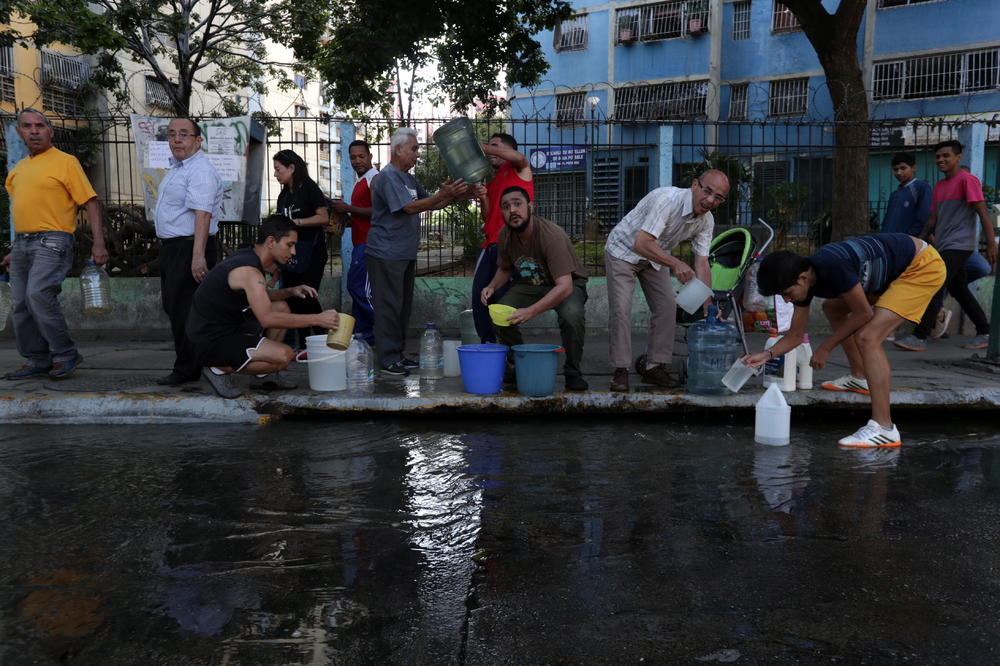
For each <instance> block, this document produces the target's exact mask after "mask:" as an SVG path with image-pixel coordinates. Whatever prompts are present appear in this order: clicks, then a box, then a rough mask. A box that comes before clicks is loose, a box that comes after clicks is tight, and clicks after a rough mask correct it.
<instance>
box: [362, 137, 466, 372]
mask: <svg viewBox="0 0 1000 666" xmlns="http://www.w3.org/2000/svg"><path fill="white" fill-rule="evenodd" d="M389 150H390V158H389V164H388V165H387V166H386V167H385V168H384V169H382V171H381V173H379V175H378V176H376V177H375V180H374V181H373V183H372V228H371V230H370V231H369V232H368V245H367V248H366V250H365V254H366V259H367V262H368V278H369V279H370V280H371V288H372V298H373V304H374V306H375V308H374V309H375V352H376V355H377V357H378V365H379V368H380V369H381V371H382V372H383V373H385V374H389V375H401V376H402V375H408V374H410V370H411V369H412V368H416V367H417V366H418V365H419V364H418V363H417V362H416V361H414V360H412V359H410V358H407V357H406V356H405V355H404V354H403V351H404V347H405V345H406V329H407V327H408V326H409V323H410V309H411V308H412V306H413V285H414V280H415V276H416V270H417V248H418V247H419V245H420V213H423V212H424V211H429V210H438V209H440V208H444V207H445V206H447V205H448V204H450V203H452V202H454V201H457V200H458V199H468V198H470V197H471V196H473V194H472V193H471V192H470V188H468V187H467V186H466V184H465V182H464V181H462V180H456V181H454V182H453V181H451V180H445V181H444V182H443V183H441V189H440V190H438V191H437V193H436V194H433V195H431V194H428V193H427V191H426V190H425V189H424V188H423V186H422V185H421V184H420V183H418V182H417V179H416V178H414V177H413V176H412V175H411V174H410V173H409V171H410V169H412V168H413V167H414V166H415V165H416V163H417V158H418V157H419V156H420V144H419V143H418V142H417V131H416V130H414V129H411V128H409V127H402V128H400V129H398V130H396V132H395V134H393V135H392V139H391V140H390V143H389Z"/></svg>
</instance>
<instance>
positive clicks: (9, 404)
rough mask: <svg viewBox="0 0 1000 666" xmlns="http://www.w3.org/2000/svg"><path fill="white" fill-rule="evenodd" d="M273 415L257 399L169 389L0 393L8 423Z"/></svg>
mask: <svg viewBox="0 0 1000 666" xmlns="http://www.w3.org/2000/svg"><path fill="white" fill-rule="evenodd" d="M270 419H271V417H270V416H267V415H264V414H261V413H260V412H258V411H257V405H256V401H254V400H252V399H247V398H239V399H237V400H225V399H223V398H218V397H214V396H178V395H163V394H129V395H105V394H98V393H76V394H68V395H59V396H51V395H34V396H17V395H2V396H0V423H3V424H45V425H52V424H137V423H143V424H170V423H206V422H207V423H243V424H251V425H262V424H264V423H266V422H268V421H269V420H270Z"/></svg>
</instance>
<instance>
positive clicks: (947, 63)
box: [872, 48, 1000, 100]
mask: <svg viewBox="0 0 1000 666" xmlns="http://www.w3.org/2000/svg"><path fill="white" fill-rule="evenodd" d="M998 54H1000V49H996V48H993V49H982V50H978V51H965V52H960V53H935V54H933V55H926V56H916V57H913V58H902V59H899V60H886V61H883V62H876V63H875V66H874V67H873V68H872V90H873V93H872V98H873V99H876V100H886V99H915V98H921V97H943V96H946V95H961V94H964V93H972V92H982V91H986V90H997V89H998V88H1000V68H998V60H1000V59H998Z"/></svg>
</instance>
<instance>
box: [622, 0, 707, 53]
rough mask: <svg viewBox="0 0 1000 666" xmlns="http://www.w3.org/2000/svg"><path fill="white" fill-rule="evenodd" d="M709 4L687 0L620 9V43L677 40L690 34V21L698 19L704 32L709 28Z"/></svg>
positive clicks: (674, 0) (673, 0)
mask: <svg viewBox="0 0 1000 666" xmlns="http://www.w3.org/2000/svg"><path fill="white" fill-rule="evenodd" d="M708 14H709V13H708V5H707V4H706V3H700V2H692V1H685V0H672V1H671V2H657V3H654V4H650V5H642V6H640V7H630V8H628V9H620V10H618V13H617V18H618V36H617V38H616V39H617V42H616V43H618V44H624V43H629V42H632V41H634V40H636V39H638V40H641V41H653V40H657V39H673V38H675V37H683V36H684V35H685V34H687V32H688V29H689V27H690V22H691V21H694V20H697V21H699V22H700V26H702V29H704V28H706V27H707V26H708Z"/></svg>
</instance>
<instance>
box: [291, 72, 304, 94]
mask: <svg viewBox="0 0 1000 666" xmlns="http://www.w3.org/2000/svg"><path fill="white" fill-rule="evenodd" d="M292 80H293V81H294V82H295V87H296V88H298V89H299V90H302V89H303V88H305V87H306V77H304V76H302V75H301V74H295V75H294V76H293V77H292Z"/></svg>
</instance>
